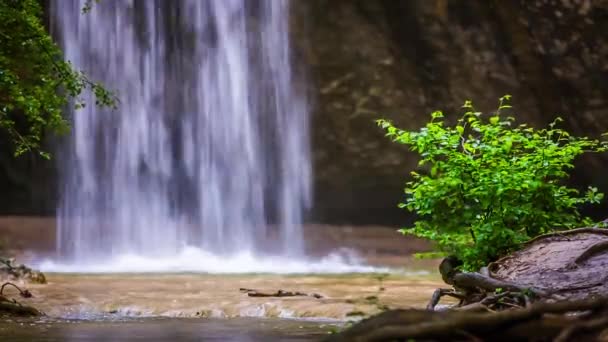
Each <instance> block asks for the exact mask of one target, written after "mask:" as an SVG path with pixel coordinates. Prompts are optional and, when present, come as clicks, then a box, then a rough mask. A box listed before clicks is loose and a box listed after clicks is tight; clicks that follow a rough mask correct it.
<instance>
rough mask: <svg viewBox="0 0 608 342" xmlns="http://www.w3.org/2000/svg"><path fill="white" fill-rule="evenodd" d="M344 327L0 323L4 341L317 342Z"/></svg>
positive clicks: (263, 322)
mask: <svg viewBox="0 0 608 342" xmlns="http://www.w3.org/2000/svg"><path fill="white" fill-rule="evenodd" d="M339 326H340V324H337V323H324V322H308V321H296V320H286V319H272V320H270V319H254V318H246V319H183V318H182V319H175V318H173V319H154V318H149V319H138V320H128V321H121V322H99V321H44V320H43V321H31V320H29V321H28V320H25V321H13V322H3V323H2V324H0V341H14V342H25V341H36V342H38V341H40V342H55V341H57V342H59V341H61V342H64V341H176V342H186V341H316V340H319V339H320V338H322V337H323V336H326V335H327V334H328V333H329V332H331V331H332V330H335V329H336V328H338V327H339Z"/></svg>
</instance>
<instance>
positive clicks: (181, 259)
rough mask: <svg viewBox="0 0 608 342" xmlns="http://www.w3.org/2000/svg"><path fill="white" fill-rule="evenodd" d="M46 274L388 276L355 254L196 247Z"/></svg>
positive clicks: (46, 267) (56, 266)
mask: <svg viewBox="0 0 608 342" xmlns="http://www.w3.org/2000/svg"><path fill="white" fill-rule="evenodd" d="M35 266H36V267H37V268H38V269H40V270H41V271H43V272H57V273H186V272H195V273H217V274H238V273H277V274H297V273H299V274H302V273H326V274H329V273H387V272H394V271H395V270H391V269H389V268H386V267H374V266H368V265H365V263H364V262H363V260H362V259H361V258H359V257H357V256H356V255H355V254H353V253H352V252H348V251H338V252H335V253H332V254H329V255H327V256H326V257H323V258H319V259H308V258H302V259H291V258H287V257H272V256H256V255H254V254H252V253H248V252H243V253H238V254H235V255H232V256H229V257H226V256H218V255H215V254H212V253H209V252H207V251H204V250H202V249H199V248H196V247H186V248H184V249H183V250H182V251H181V252H180V253H178V254H177V255H175V256H172V257H148V256H141V255H135V254H124V255H120V256H116V257H113V258H109V259H103V260H98V261H97V262H95V263H92V262H89V263H78V262H75V263H65V262H60V261H56V260H44V261H42V262H40V263H38V264H37V265H35Z"/></svg>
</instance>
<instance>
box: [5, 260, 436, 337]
mask: <svg viewBox="0 0 608 342" xmlns="http://www.w3.org/2000/svg"><path fill="white" fill-rule="evenodd" d="M47 279H48V283H47V284H43V285H34V284H31V285H27V288H28V289H29V290H30V291H31V292H32V294H33V295H34V297H33V298H29V299H21V302H22V303H24V304H28V305H32V306H35V307H36V308H39V309H40V310H42V311H43V312H45V313H46V314H47V317H44V318H43V319H25V320H14V319H13V320H6V319H5V320H3V321H1V322H0V341H131V340H135V341H137V340H142V341H143V340H146V341H214V340H215V341H282V340H286V341H300V340H301V341H314V340H319V339H321V338H322V337H323V336H325V335H327V334H328V333H330V332H331V331H335V330H336V329H339V328H340V327H342V326H343V325H344V324H346V322H348V321H349V320H357V319H360V318H362V317H363V316H366V315H371V314H374V313H378V312H380V311H381V310H383V309H385V308H386V307H390V308H403V307H424V305H425V304H426V302H427V300H428V299H429V298H430V296H431V294H432V292H433V290H434V289H435V288H437V287H439V286H441V279H440V277H439V276H438V275H437V274H436V273H434V272H429V271H418V272H400V273H393V274H378V273H374V274H362V273H358V274H334V275H332V274H323V275H319V274H310V275H306V274H299V275H278V274H231V275H226V274H224V275H217V274H216V275H213V274H58V273H50V274H47ZM241 288H248V289H255V290H257V291H260V292H265V293H274V292H276V291H278V290H284V291H293V292H295V291H298V292H302V293H307V294H311V295H312V294H318V295H320V296H321V297H322V298H315V297H313V296H297V297H250V296H248V295H247V293H245V292H242V291H240V289H241ZM12 291H13V289H8V292H7V293H6V294H7V295H9V296H16V293H14V292H12Z"/></svg>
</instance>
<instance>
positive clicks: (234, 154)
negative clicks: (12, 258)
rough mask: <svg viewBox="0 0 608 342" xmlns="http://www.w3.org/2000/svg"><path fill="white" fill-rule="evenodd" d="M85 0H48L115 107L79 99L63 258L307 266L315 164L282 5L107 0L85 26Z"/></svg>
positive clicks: (238, 0)
mask: <svg viewBox="0 0 608 342" xmlns="http://www.w3.org/2000/svg"><path fill="white" fill-rule="evenodd" d="M85 2H86V1H85V0H79V1H78V0H55V1H51V2H50V4H51V10H52V18H53V23H52V28H53V31H54V34H55V35H56V36H57V37H58V41H59V43H60V45H61V46H62V48H63V50H64V52H65V57H66V58H67V59H68V60H70V61H71V62H72V63H73V64H74V65H75V66H76V67H77V68H79V69H82V70H83V71H84V72H85V73H87V74H88V75H89V76H90V77H91V79H94V80H98V81H101V82H102V83H104V84H105V85H106V86H107V87H108V88H110V89H113V90H116V91H117V94H118V96H119V98H120V104H119V106H118V110H116V111H109V110H103V109H99V108H97V107H95V106H93V105H92V103H94V99H92V98H91V96H90V95H85V100H88V101H87V103H88V104H89V105H88V106H87V107H86V108H84V109H82V110H79V111H77V112H75V113H73V118H72V122H73V124H72V132H71V136H70V142H69V148H68V153H67V156H66V162H65V163H64V168H63V176H62V185H63V188H62V199H61V206H60V208H59V213H58V214H59V237H58V248H59V251H60V253H61V255H62V258H63V260H74V261H78V262H87V261H95V260H97V261H99V260H104V259H108V258H112V257H114V256H118V255H124V254H131V255H137V256H143V257H166V256H172V255H178V254H179V253H180V252H181V251H183V250H184V248H186V247H187V246H189V248H191V247H196V248H200V249H202V250H204V251H207V252H211V253H214V254H216V255H229V254H234V253H237V252H242V251H251V252H253V253H259V252H263V251H266V250H268V249H269V248H270V249H272V251H273V252H274V253H276V254H280V255H299V254H301V253H302V251H303V246H302V238H301V231H300V224H301V221H302V213H303V210H305V209H306V207H307V206H308V204H309V200H310V179H311V166H310V160H309V141H308V139H309V137H308V108H307V101H306V98H305V96H304V95H303V92H302V91H301V89H297V87H296V85H297V84H298V83H299V82H298V79H297V78H296V76H295V75H296V73H295V72H294V68H293V66H292V63H291V61H292V57H291V55H290V51H291V49H290V40H289V27H288V19H289V18H288V17H289V3H288V1H286V0H179V1H177V0H164V1H162V0H139V1H138V0H104V1H101V2H99V3H98V4H95V5H94V6H93V8H92V10H91V11H90V12H89V13H86V14H82V13H81V9H82V8H83V6H84V4H85ZM269 227H272V228H269ZM272 234H274V235H275V238H274V241H275V243H274V244H273V245H272V246H271V245H268V244H265V243H262V242H261V241H260V240H263V239H260V238H261V237H265V236H267V235H272ZM271 247H274V249H273V248H271Z"/></svg>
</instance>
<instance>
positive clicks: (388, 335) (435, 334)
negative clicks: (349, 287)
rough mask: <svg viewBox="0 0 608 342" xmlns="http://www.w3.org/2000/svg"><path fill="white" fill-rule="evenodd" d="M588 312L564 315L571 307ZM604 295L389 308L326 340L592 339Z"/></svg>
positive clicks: (600, 323) (607, 307) (599, 327)
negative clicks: (507, 304)
mask: <svg viewBox="0 0 608 342" xmlns="http://www.w3.org/2000/svg"><path fill="white" fill-rule="evenodd" d="M589 311H591V312H593V313H594V314H593V315H569V314H570V313H575V312H578V313H580V312H589ZM607 314H608V298H595V299H585V300H579V301H562V302H556V303H541V302H539V303H535V304H532V305H531V306H529V307H526V308H518V309H512V310H505V311H501V312H495V313H487V312H486V313H480V312H468V311H464V312H462V311H445V312H434V311H428V310H414V309H412V310H392V311H387V312H384V313H382V314H380V315H378V316H375V317H371V318H368V319H366V320H363V321H361V322H360V323H358V324H356V325H354V326H353V327H351V328H349V329H347V330H345V331H344V332H342V333H339V334H336V335H334V336H331V337H330V338H328V339H327V341H332V342H339V341H395V340H399V341H400V340H408V339H415V340H424V341H453V340H469V341H470V340H476V339H477V340H484V341H485V340H487V341H521V340H524V341H527V340H535V339H543V340H546V339H554V338H557V337H559V338H561V339H562V341H570V340H573V339H584V340H595V338H596V337H597V336H598V335H599V334H601V333H602V332H603V331H604V330H605V329H608V320H606V319H605V318H602V319H600V318H595V319H594V317H605V315H607Z"/></svg>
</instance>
